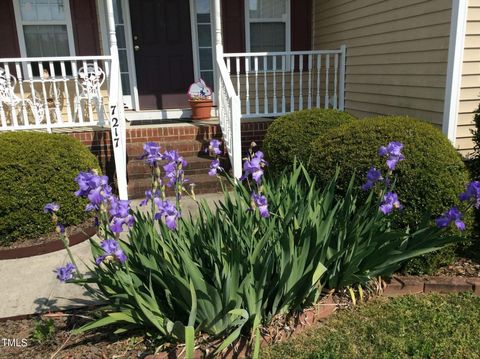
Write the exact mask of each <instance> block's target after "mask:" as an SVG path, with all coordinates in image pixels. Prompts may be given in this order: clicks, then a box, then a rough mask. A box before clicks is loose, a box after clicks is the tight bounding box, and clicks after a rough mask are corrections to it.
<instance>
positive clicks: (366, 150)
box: [310, 116, 472, 273]
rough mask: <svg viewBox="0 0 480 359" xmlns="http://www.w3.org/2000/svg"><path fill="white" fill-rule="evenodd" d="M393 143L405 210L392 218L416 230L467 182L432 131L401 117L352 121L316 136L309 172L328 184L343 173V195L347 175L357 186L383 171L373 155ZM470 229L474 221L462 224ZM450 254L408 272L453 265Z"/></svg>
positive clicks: (451, 151)
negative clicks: (373, 171)
mask: <svg viewBox="0 0 480 359" xmlns="http://www.w3.org/2000/svg"><path fill="white" fill-rule="evenodd" d="M391 141H399V142H402V143H403V144H404V145H405V147H404V149H403V153H404V155H405V158H406V160H405V161H401V162H399V164H398V165H397V169H396V170H395V173H396V174H397V175H398V185H397V186H396V189H395V191H396V192H397V193H398V195H399V198H400V201H401V203H402V204H403V205H404V206H405V209H404V210H403V211H401V213H400V214H396V215H395V217H394V223H395V225H396V226H399V227H406V226H410V227H411V228H416V227H417V226H418V224H419V223H420V222H421V220H422V218H423V216H424V214H425V213H431V214H432V215H433V216H438V215H440V214H442V213H443V212H444V211H445V208H448V207H450V206H452V205H454V204H458V202H459V201H458V195H459V193H461V192H463V191H464V189H465V184H466V183H467V182H468V180H469V175H468V171H467V169H466V167H465V164H464V163H463V161H462V159H461V156H460V155H459V154H458V152H457V151H456V150H455V148H454V147H453V146H452V145H451V143H450V142H449V141H448V139H447V138H446V137H445V136H444V135H443V134H442V133H441V132H440V131H439V130H438V129H437V128H435V127H434V126H433V125H431V124H429V123H426V122H423V121H419V120H416V119H412V118H409V117H403V116H387V117H376V118H369V119H365V120H362V121H355V122H352V123H349V124H346V125H343V126H340V127H338V128H336V129H332V130H330V131H328V132H327V133H325V134H324V135H321V136H319V137H318V138H317V139H316V140H314V141H313V142H312V158H311V161H310V169H311V172H312V174H314V175H316V176H317V178H318V180H319V182H320V183H321V184H322V185H324V184H326V183H328V181H329V180H330V178H331V177H332V176H333V175H334V173H335V168H336V166H339V167H340V169H341V175H340V177H341V179H340V180H339V183H338V189H339V192H340V193H343V192H345V190H346V188H347V186H348V182H349V180H350V177H351V175H352V174H353V173H354V172H356V173H357V174H358V176H357V177H356V183H355V185H356V186H361V185H362V183H364V181H365V174H366V172H367V170H368V169H369V168H370V167H371V166H375V167H377V168H382V169H385V158H381V157H380V156H379V155H378V153H377V152H376V149H378V148H379V147H380V146H384V145H386V144H388V143H389V142H391ZM466 222H467V226H468V227H471V225H472V219H471V216H470V218H466ZM453 256H454V253H453V249H450V250H445V251H443V252H441V253H440V254H434V255H432V256H429V257H425V258H423V259H421V260H420V261H418V260H417V261H416V262H415V263H411V265H410V267H409V269H407V270H408V271H413V272H416V273H418V272H432V271H433V270H435V269H436V268H437V267H438V266H440V265H444V264H448V263H449V262H451V261H452V260H453Z"/></svg>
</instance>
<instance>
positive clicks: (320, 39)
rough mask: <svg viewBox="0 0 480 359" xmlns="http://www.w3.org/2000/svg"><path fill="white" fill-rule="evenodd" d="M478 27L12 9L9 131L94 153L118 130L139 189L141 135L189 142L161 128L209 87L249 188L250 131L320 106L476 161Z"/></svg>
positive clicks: (1, 0) (421, 2)
mask: <svg viewBox="0 0 480 359" xmlns="http://www.w3.org/2000/svg"><path fill="white" fill-rule="evenodd" d="M478 21H480V1H479V0H469V1H468V0H403V1H395V0H0V33H1V34H2V46H1V47H0V102H1V106H0V131H2V130H20V129H47V130H58V129H60V128H62V129H75V133H74V135H75V136H76V137H78V138H80V139H82V140H84V141H86V142H88V141H90V144H91V142H92V141H93V140H94V138H98V137H99V136H98V131H100V130H99V129H98V128H97V126H98V125H100V126H104V125H105V126H107V127H109V128H110V129H111V132H110V134H109V135H108V136H110V137H108V136H107V135H105V136H103V138H104V139H105V138H107V137H108V140H109V141H111V142H112V143H115V144H116V145H118V150H117V147H116V146H114V147H115V151H116V153H115V157H116V163H117V178H118V179H119V184H120V182H122V181H123V182H122V183H123V184H124V185H122V186H123V187H126V179H125V180H122V181H120V178H121V177H122V173H123V174H125V171H126V168H127V163H126V156H125V155H124V154H122V153H124V152H125V148H127V150H128V145H129V143H131V142H134V141H133V140H132V136H133V135H132V133H138V136H137V135H135V136H136V137H135V136H134V137H135V138H138V139H139V141H140V139H141V140H142V141H145V140H149V139H157V140H158V137H159V136H160V137H161V136H164V135H165V134H170V133H176V135H175V136H177V137H175V138H176V141H181V139H182V138H184V137H185V136H186V130H185V129H184V128H179V127H178V126H180V127H181V125H180V124H178V123H177V125H176V126H177V127H175V126H174V125H171V124H170V125H165V126H167V127H168V128H169V129H168V131H167V130H161V131H160V130H159V129H158V128H159V127H162V125H161V123H162V122H161V121H163V120H177V121H178V120H182V119H184V118H189V116H190V110H189V105H188V102H187V97H186V95H185V94H186V91H187V88H188V86H189V85H190V83H192V82H193V81H195V80H197V79H199V78H203V79H204V80H205V81H206V83H207V84H208V85H209V86H210V87H211V88H212V89H213V90H214V94H215V96H214V100H215V108H214V109H213V112H212V115H213V116H215V117H218V119H219V125H220V128H219V129H218V131H220V129H221V132H222V134H223V137H224V139H225V144H226V147H227V149H228V152H229V156H230V161H231V163H232V166H233V171H234V173H235V174H237V175H238V173H239V171H241V163H240V162H241V133H242V128H243V130H244V131H243V132H244V134H245V131H247V128H248V129H249V130H248V131H250V132H248V135H249V136H253V137H261V132H262V131H264V130H265V128H266V126H268V120H265V118H274V117H276V116H279V115H282V114H284V113H287V112H291V111H294V110H298V109H303V108H310V107H327V108H338V109H340V110H346V111H349V112H351V113H352V114H353V115H356V116H358V117H364V116H368V115H373V114H406V115H410V116H414V117H419V118H424V119H426V120H428V121H431V122H432V123H434V124H436V125H438V126H439V127H441V128H442V129H443V131H444V133H445V134H446V135H447V136H448V137H449V139H450V140H451V141H452V142H453V143H454V144H455V145H456V146H457V147H458V148H459V150H460V151H462V153H464V154H468V152H470V151H471V149H472V142H471V134H470V129H471V128H472V119H473V112H474V110H475V109H476V108H477V105H478V104H477V102H478V98H477V96H478V93H479V90H480V78H479V77H478V75H479V74H480V52H479V51H478V47H480V43H479V39H480V36H479V35H480V24H479V23H478ZM2 86H3V87H2ZM121 104H123V106H121ZM119 105H120V106H119ZM123 108H124V109H123ZM111 109H118V112H119V113H118V116H117V114H114V115H113V116H112V113H111ZM124 118H126V119H127V121H128V124H129V125H128V126H127V127H128V128H127V129H126V130H125V129H124V128H123V122H122V121H123V119H124ZM109 119H110V120H109ZM262 119H263V120H262ZM149 121H156V123H155V125H153V124H152V122H149ZM159 121H160V122H159ZM117 126H120V127H117ZM172 126H173V127H175V128H178V130H173V129H172V128H173V127H172ZM200 127H201V126H196V128H197V131H198V128H200ZM207 127H208V126H207ZM210 127H211V126H210ZM210 127H208V128H209V130H205V131H207V132H208V131H210V132H211V131H212V130H211V128H210ZM213 127H215V126H213ZM165 128H166V127H165ZM92 129H96V130H97V132H95V131H91V130H92ZM252 129H254V130H252ZM88 131H89V132H88ZM135 131H137V132H135ZM138 131H139V132H138ZM142 131H144V132H142ZM155 131H157V132H155ZM158 131H160V132H161V133H160V132H158ZM162 131H163V132H162ZM169 131H170V132H169ZM175 131H177V132H175ZM255 131H257V133H254V132H255ZM104 132H105V131H104ZM154 132H155V133H156V135H154ZM214 132H215V131H214ZM85 133H88V135H87V134H85ZM216 134H217V133H214V135H216ZM182 136H183V137H182ZM195 136H197V137H198V133H197V135H195ZM244 137H245V136H244ZM245 139H246V138H245ZM160 140H162V139H160ZM164 141H167V140H166V139H164ZM187 147H188V146H187ZM132 153H133V152H132ZM122 156H123V157H122ZM122 162H123V165H122ZM129 185H130V184H129Z"/></svg>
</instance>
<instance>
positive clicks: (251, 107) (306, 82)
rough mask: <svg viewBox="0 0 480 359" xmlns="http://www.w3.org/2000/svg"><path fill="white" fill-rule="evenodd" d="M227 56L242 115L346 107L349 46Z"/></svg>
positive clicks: (251, 116) (252, 115)
mask: <svg viewBox="0 0 480 359" xmlns="http://www.w3.org/2000/svg"><path fill="white" fill-rule="evenodd" d="M223 57H224V59H225V63H226V66H227V71H228V74H229V76H230V78H231V80H232V82H233V84H234V89H235V93H236V94H237V95H238V96H239V98H240V101H241V102H240V108H241V112H242V118H256V117H276V116H280V115H283V114H285V113H288V112H293V111H297V110H303V109H307V108H312V107H322V108H334V109H340V110H343V109H344V91H345V57H346V47H345V46H342V47H341V48H340V49H338V50H319V51H290V52H256V53H227V54H224V55H223Z"/></svg>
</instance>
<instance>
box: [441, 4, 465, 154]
mask: <svg viewBox="0 0 480 359" xmlns="http://www.w3.org/2000/svg"><path fill="white" fill-rule="evenodd" d="M467 13H468V0H453V1H452V20H451V25H450V43H449V47H448V67H447V82H446V86H445V101H444V102H445V104H444V110H443V124H442V130H443V133H444V134H445V135H446V136H447V137H448V139H449V140H450V142H452V144H453V145H455V141H456V137H457V122H458V111H459V106H460V90H461V85H462V66H463V52H464V45H465V31H466V28H467Z"/></svg>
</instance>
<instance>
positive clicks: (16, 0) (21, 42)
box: [13, 0, 75, 58]
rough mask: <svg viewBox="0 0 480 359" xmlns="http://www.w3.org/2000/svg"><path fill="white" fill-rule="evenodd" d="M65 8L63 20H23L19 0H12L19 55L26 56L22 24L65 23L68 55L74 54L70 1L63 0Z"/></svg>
mask: <svg viewBox="0 0 480 359" xmlns="http://www.w3.org/2000/svg"><path fill="white" fill-rule="evenodd" d="M63 6H64V8H65V20H49V21H24V20H22V14H21V11H20V0H13V10H14V13H15V23H16V26H17V36H18V44H19V45H20V55H21V57H25V58H26V57H28V55H27V46H26V44H25V34H24V32H23V26H24V25H35V26H38V25H66V27H67V38H68V50H69V52H70V53H69V55H68V56H75V40H74V37H73V25H72V13H71V11H70V1H69V0H63Z"/></svg>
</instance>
